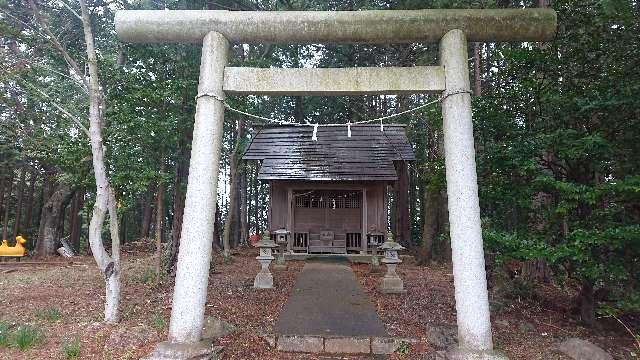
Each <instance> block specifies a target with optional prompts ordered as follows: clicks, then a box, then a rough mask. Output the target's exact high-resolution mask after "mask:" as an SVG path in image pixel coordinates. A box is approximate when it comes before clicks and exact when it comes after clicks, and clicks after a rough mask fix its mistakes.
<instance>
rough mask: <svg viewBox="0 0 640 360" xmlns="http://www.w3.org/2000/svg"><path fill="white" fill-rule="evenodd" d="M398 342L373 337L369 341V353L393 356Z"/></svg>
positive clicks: (386, 338)
mask: <svg viewBox="0 0 640 360" xmlns="http://www.w3.org/2000/svg"><path fill="white" fill-rule="evenodd" d="M400 343H401V342H400V341H396V339H394V338H388V337H374V338H373V339H371V353H373V354H393V353H394V352H395V351H396V350H398V347H400Z"/></svg>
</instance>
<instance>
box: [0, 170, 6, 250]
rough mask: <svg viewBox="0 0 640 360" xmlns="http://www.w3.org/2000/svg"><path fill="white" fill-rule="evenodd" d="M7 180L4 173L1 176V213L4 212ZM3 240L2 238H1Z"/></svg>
mask: <svg viewBox="0 0 640 360" xmlns="http://www.w3.org/2000/svg"><path fill="white" fill-rule="evenodd" d="M6 182H7V180H6V178H5V177H4V175H2V176H0V213H2V209H3V205H4V193H5V191H4V190H5V184H6ZM0 240H2V239H0Z"/></svg>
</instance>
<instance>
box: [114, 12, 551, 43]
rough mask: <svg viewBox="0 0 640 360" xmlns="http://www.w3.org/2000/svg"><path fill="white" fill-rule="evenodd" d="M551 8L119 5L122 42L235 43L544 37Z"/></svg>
mask: <svg viewBox="0 0 640 360" xmlns="http://www.w3.org/2000/svg"><path fill="white" fill-rule="evenodd" d="M556 24H557V19H556V13H555V11H553V10H552V9H459V10H458V9H456V10H452V9H428V10H392V11H384V10H382V11H380V10H378V11H258V12H256V11H224V10H209V11H203V10H191V11H190V10H173V11H172V10H159V11H153V10H120V11H118V12H116V16H115V26H116V32H117V34H118V37H119V38H120V41H123V42H137V43H143V42H191V43H198V42H201V41H202V38H203V37H204V36H205V35H206V34H207V33H208V32H210V31H218V32H220V33H222V34H224V35H225V36H226V37H227V38H229V39H230V40H231V41H233V42H238V43H307V44H310V43H311V44H317V43H378V44H385V43H387V44H388V43H414V42H429V41H431V42H435V41H438V40H439V39H440V38H441V37H442V36H443V35H444V34H445V33H447V32H448V31H450V30H453V29H462V30H464V32H465V34H466V35H467V37H468V38H469V41H492V42H493V41H545V40H550V39H552V38H553V36H554V34H555V32H556Z"/></svg>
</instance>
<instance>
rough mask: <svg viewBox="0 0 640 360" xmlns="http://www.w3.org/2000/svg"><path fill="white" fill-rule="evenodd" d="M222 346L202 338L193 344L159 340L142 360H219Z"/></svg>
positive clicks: (221, 354) (221, 355)
mask: <svg viewBox="0 0 640 360" xmlns="http://www.w3.org/2000/svg"><path fill="white" fill-rule="evenodd" d="M222 357H223V348H222V346H214V345H213V344H212V343H211V341H208V340H203V341H200V342H197V343H193V344H186V343H170V342H168V341H165V342H161V343H159V344H158V345H156V348H155V349H154V350H153V352H152V353H151V354H149V356H147V357H146V358H143V360H221V359H222Z"/></svg>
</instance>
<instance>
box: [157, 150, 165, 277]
mask: <svg viewBox="0 0 640 360" xmlns="http://www.w3.org/2000/svg"><path fill="white" fill-rule="evenodd" d="M163 173H164V162H163V163H162V164H161V165H160V176H162V174H163ZM163 194H164V186H163V184H162V180H161V179H159V180H158V190H157V195H156V233H155V238H156V278H157V280H160V271H161V269H162V217H163V216H164V211H163Z"/></svg>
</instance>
